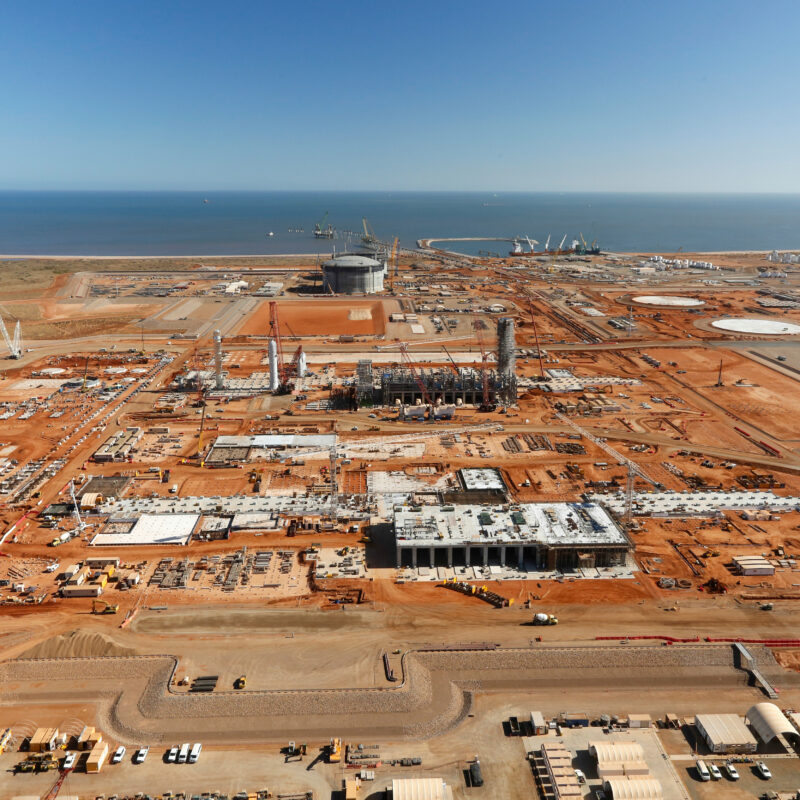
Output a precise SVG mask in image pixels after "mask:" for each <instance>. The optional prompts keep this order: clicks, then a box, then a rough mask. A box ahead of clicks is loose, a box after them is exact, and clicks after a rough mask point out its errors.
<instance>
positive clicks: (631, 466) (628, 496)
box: [556, 411, 664, 522]
mask: <svg viewBox="0 0 800 800" xmlns="http://www.w3.org/2000/svg"><path fill="white" fill-rule="evenodd" d="M556 417H558V419H560V420H561V421H562V422H565V423H566V424H567V425H569V426H570V427H571V428H574V429H575V430H576V431H577V432H578V433H579V434H580V435H581V436H583V437H585V438H586V439H588V440H589V441H590V442H593V443H594V444H596V445H597V446H598V447H599V448H600V449H601V450H605V452H606V453H608V454H609V455H610V456H611V457H612V458H613V459H614V460H615V461H617V462H618V463H619V464H620V465H621V466H623V467H626V468H627V470H628V476H627V480H626V483H625V522H630V521H631V519H632V517H633V487H634V482H635V480H636V478H637V477H639V478H641V479H642V480H644V481H647V482H648V483H649V484H651V485H652V486H655V487H656V489H663V488H664V486H663V484H661V483H659V482H658V481H654V480H653V479H652V478H651V477H650V476H649V475H648V474H647V473H646V472H645V471H644V470H643V469H642V468H641V467H640V466H639V465H638V464H637V463H636V462H635V461H631V459H629V458H628V457H627V456H624V455H622V453H620V452H618V451H617V450H615V449H614V448H613V447H611V445H609V444H607V443H606V442H604V441H603V440H602V439H598V438H597V436H595V435H594V434H592V433H589V431H587V430H586V429H585V428H581V426H580V425H578V424H577V423H576V422H573V420H571V419H570V418H569V417H567V416H566V415H565V414H562V413H561V412H560V411H556Z"/></svg>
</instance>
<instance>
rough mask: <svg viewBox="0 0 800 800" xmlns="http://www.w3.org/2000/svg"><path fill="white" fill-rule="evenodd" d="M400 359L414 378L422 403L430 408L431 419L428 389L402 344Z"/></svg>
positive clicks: (431, 405)
mask: <svg viewBox="0 0 800 800" xmlns="http://www.w3.org/2000/svg"><path fill="white" fill-rule="evenodd" d="M400 358H401V359H402V361H403V363H404V364H405V365H406V366H407V367H408V371H409V372H410V373H411V377H413V378H414V381H415V382H416V384H417V386H418V387H419V391H420V394H421V395H422V399H423V402H424V403H425V404H426V405H428V406H430V408H431V412H430V418H431V419H433V400H432V399H431V396H430V394H428V389H427V388H426V386H425V381H423V380H422V376H421V375H420V374H419V372H417V368H416V367H415V366H414V362H413V361H412V360H411V356H410V355H409V354H408V345H407V344H406V343H405V342H403V343H402V344H401V345H400Z"/></svg>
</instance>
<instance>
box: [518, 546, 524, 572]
mask: <svg viewBox="0 0 800 800" xmlns="http://www.w3.org/2000/svg"><path fill="white" fill-rule="evenodd" d="M517 566H518V567H519V568H520V569H522V568H523V567H524V566H525V545H522V544H521V545H520V546H519V547H518V548H517Z"/></svg>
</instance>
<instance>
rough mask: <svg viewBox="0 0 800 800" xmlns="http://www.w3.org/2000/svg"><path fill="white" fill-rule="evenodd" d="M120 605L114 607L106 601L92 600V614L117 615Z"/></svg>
mask: <svg viewBox="0 0 800 800" xmlns="http://www.w3.org/2000/svg"><path fill="white" fill-rule="evenodd" d="M118 611H119V604H116V605H112V604H111V603H107V602H106V601H105V600H92V614H116V613H117V612H118Z"/></svg>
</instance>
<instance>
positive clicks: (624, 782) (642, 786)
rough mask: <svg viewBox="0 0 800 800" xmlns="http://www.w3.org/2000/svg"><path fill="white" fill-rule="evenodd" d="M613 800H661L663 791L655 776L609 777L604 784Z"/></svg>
mask: <svg viewBox="0 0 800 800" xmlns="http://www.w3.org/2000/svg"><path fill="white" fill-rule="evenodd" d="M604 786H605V789H606V791H607V792H610V793H611V796H612V797H613V798H614V800H662V798H663V797H664V792H663V790H662V789H661V784H660V783H659V782H658V781H657V780H656V779H655V778H609V780H607V781H606V782H605V784H604Z"/></svg>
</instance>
